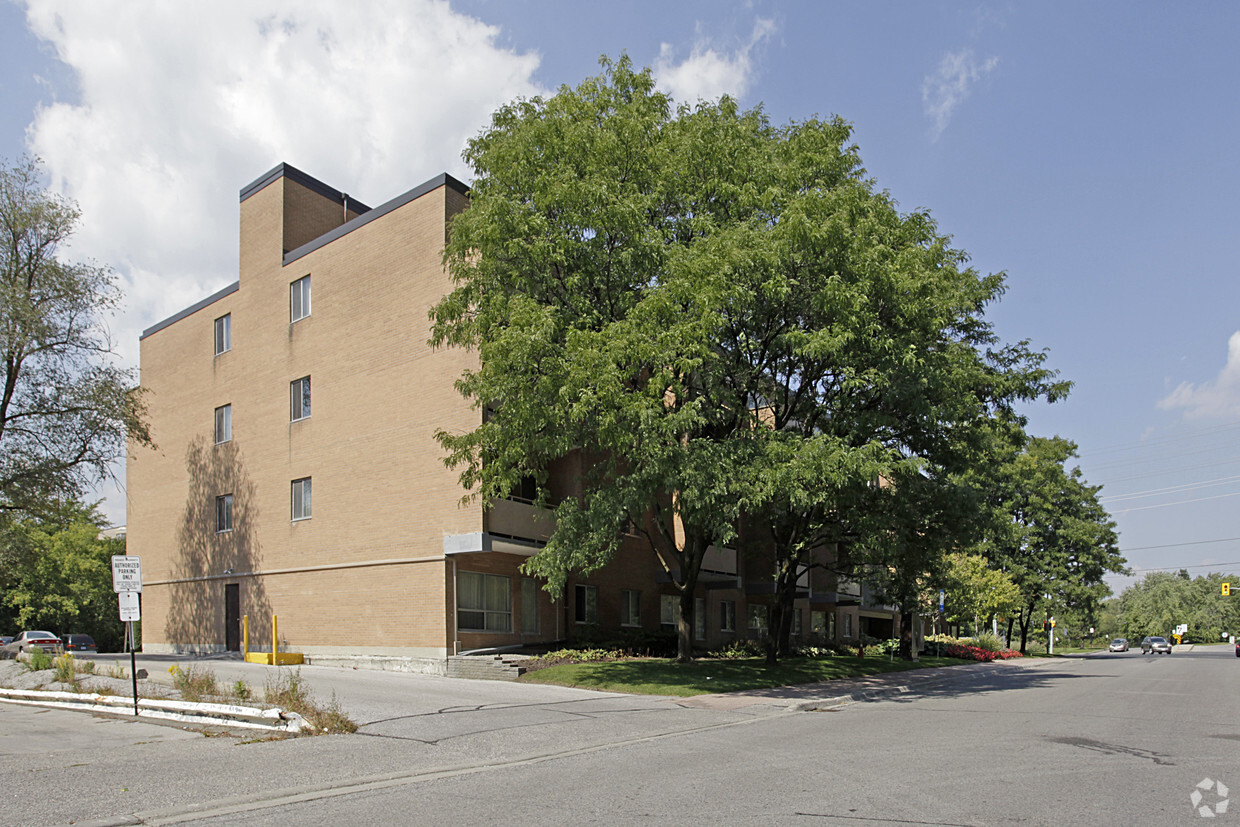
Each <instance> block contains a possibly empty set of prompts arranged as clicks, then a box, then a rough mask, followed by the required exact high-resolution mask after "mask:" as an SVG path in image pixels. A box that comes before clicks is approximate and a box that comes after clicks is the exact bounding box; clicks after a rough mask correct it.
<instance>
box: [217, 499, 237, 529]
mask: <svg viewBox="0 0 1240 827" xmlns="http://www.w3.org/2000/svg"><path fill="white" fill-rule="evenodd" d="M232 511H233V495H232V494H222V495H220V496H218V497H216V498H215V533H216V534H223V533H224V532H225V531H232V527H233V519H232V518H233V513H232Z"/></svg>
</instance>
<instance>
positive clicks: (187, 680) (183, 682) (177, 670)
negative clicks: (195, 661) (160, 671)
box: [168, 663, 219, 703]
mask: <svg viewBox="0 0 1240 827" xmlns="http://www.w3.org/2000/svg"><path fill="white" fill-rule="evenodd" d="M168 672H169V674H171V675H172V685H173V686H175V687H176V688H177V691H178V692H180V693H181V698H182V700H186V701H190V702H193V703H197V702H199V701H206V700H209V699H210V698H212V697H215V696H217V695H219V689H218V687H217V686H216V683H215V673H214V672H212V671H211V670H210V669H201V668H198V667H195V666H192V665H191V666H188V667H186V668H184V669H182V668H181V667H180V666H178V665H176V664H175V663H174V664H172V666H169V667H168Z"/></svg>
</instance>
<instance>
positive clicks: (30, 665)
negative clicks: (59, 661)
mask: <svg viewBox="0 0 1240 827" xmlns="http://www.w3.org/2000/svg"><path fill="white" fill-rule="evenodd" d="M26 668H27V669H28V670H30V671H31V672H42V671H43V670H44V669H51V668H52V656H51V655H49V654H48V653H47V652H44V651H43V650H42V649H34V650H32V651H30V652H27V653H26Z"/></svg>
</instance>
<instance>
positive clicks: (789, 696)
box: [677, 658, 1059, 712]
mask: <svg viewBox="0 0 1240 827" xmlns="http://www.w3.org/2000/svg"><path fill="white" fill-rule="evenodd" d="M1057 662H1059V661H1058V660H1057V659H1055V658H1015V659H1012V660H1002V661H1000V660H997V661H991V662H990V663H967V664H963V665H960V666H941V667H933V668H927V669H910V670H908V671H905V672H885V673H883V674H880V675H870V676H867V677H864V678H846V679H840V680H834V681H823V682H822V683H807V684H799V685H796V686H780V687H775V688H773V689H750V690H747V691H744V692H729V693H727V694H723V695H695V696H693V697H692V698H682V699H678V700H677V703H679V704H680V705H681V706H685V707H694V708H699V709H717V710H737V709H744V708H746V707H751V706H766V707H782V708H784V709H786V710H788V711H791V712H815V711H818V710H822V709H831V708H834V707H840V706H843V705H844V704H849V703H856V702H858V701H872V700H879V699H882V698H890V697H895V696H897V695H904V694H908V693H912V692H918V691H921V690H926V689H930V688H932V687H936V686H941V685H944V684H947V683H951V682H953V681H960V680H964V679H966V678H970V677H972V678H976V677H982V676H986V675H992V674H1002V673H1004V672H1005V671H1010V670H1014V669H1036V668H1038V667H1040V666H1045V665H1047V664H1054V663H1057Z"/></svg>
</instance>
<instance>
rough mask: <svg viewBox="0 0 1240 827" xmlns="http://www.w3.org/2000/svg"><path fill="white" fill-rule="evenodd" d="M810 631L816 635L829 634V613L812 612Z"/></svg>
mask: <svg viewBox="0 0 1240 827" xmlns="http://www.w3.org/2000/svg"><path fill="white" fill-rule="evenodd" d="M809 630H810V631H811V632H813V633H814V634H816V635H825V634H826V633H827V613H826V612H810V613H809Z"/></svg>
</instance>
